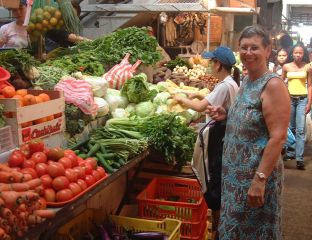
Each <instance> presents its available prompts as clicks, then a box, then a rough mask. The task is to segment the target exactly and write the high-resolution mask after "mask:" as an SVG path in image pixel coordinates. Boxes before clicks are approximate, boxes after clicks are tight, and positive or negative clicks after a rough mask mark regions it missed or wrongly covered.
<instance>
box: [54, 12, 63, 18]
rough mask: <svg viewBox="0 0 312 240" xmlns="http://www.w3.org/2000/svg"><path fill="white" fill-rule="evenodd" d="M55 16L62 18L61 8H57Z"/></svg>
mask: <svg viewBox="0 0 312 240" xmlns="http://www.w3.org/2000/svg"><path fill="white" fill-rule="evenodd" d="M54 17H55V18H56V19H60V18H61V17H62V13H61V11H60V10H56V11H55V13H54Z"/></svg>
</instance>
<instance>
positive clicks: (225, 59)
mask: <svg viewBox="0 0 312 240" xmlns="http://www.w3.org/2000/svg"><path fill="white" fill-rule="evenodd" d="M202 57H203V58H206V59H209V58H215V59H217V60H218V61H220V62H221V63H223V64H224V65H227V66H233V65H234V64H235V63H236V59H235V56H234V54H233V51H232V50H231V49H230V48H228V47H224V46H221V47H217V48H216V49H215V50H214V51H213V52H203V53H202Z"/></svg>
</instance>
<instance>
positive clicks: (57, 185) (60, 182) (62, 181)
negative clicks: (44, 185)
mask: <svg viewBox="0 0 312 240" xmlns="http://www.w3.org/2000/svg"><path fill="white" fill-rule="evenodd" d="M68 185H69V180H68V179H67V178H66V177H65V176H59V177H56V178H54V179H53V181H52V187H53V188H54V189H55V190H56V191H59V190H62V189H65V188H68Z"/></svg>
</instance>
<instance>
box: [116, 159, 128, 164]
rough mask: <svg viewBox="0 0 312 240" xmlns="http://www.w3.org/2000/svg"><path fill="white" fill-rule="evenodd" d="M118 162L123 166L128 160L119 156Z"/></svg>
mask: <svg viewBox="0 0 312 240" xmlns="http://www.w3.org/2000/svg"><path fill="white" fill-rule="evenodd" d="M117 161H118V163H119V164H120V165H121V166H123V165H125V164H126V162H125V161H124V160H123V159H122V158H118V160H117Z"/></svg>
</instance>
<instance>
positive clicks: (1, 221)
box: [0, 217, 9, 228]
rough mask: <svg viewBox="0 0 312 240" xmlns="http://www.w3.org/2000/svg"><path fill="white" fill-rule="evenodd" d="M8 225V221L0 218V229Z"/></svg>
mask: <svg viewBox="0 0 312 240" xmlns="http://www.w3.org/2000/svg"><path fill="white" fill-rule="evenodd" d="M8 224H9V223H8V220H6V219H4V218H2V217H0V227H1V228H4V227H5V226H7V225H8Z"/></svg>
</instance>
